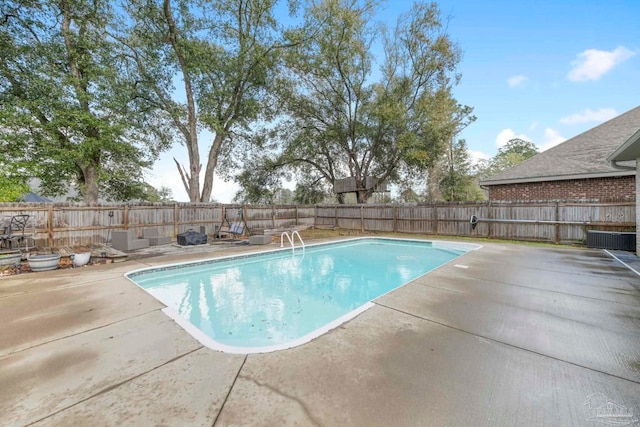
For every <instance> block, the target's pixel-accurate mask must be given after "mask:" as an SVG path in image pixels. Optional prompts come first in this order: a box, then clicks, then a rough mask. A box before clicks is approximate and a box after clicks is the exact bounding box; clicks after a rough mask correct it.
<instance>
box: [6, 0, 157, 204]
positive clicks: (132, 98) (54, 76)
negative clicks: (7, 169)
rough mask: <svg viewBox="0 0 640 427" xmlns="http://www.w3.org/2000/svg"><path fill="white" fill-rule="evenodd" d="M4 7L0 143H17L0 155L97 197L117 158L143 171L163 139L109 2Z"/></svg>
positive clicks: (16, 1) (45, 182) (49, 186)
mask: <svg viewBox="0 0 640 427" xmlns="http://www.w3.org/2000/svg"><path fill="white" fill-rule="evenodd" d="M2 12H3V14H4V20H3V21H2V24H1V25H0V76H2V78H1V79H0V99H1V100H2V108H0V148H1V150H0V151H3V152H4V151H6V150H7V149H9V150H12V151H13V155H12V156H11V158H8V157H5V159H4V161H8V162H11V163H12V164H14V165H16V164H19V165H20V167H21V168H22V169H23V171H24V172H25V173H27V174H29V175H33V176H37V177H39V178H40V179H41V180H42V186H43V187H44V188H45V189H46V190H47V193H48V194H51V195H56V194H61V193H63V192H64V191H65V189H66V188H68V187H69V183H71V182H75V183H77V184H79V188H80V190H81V192H82V196H83V200H84V201H85V202H95V201H97V199H98V196H99V194H100V192H101V191H109V190H110V189H113V187H111V186H109V185H108V184H107V185H105V184H106V183H105V179H106V177H110V176H111V175H114V174H118V173H121V172H122V170H121V169H120V165H121V164H123V163H124V164H125V169H126V170H127V171H131V170H133V171H134V172H135V174H136V175H139V173H140V170H141V169H142V168H144V167H146V166H149V165H150V164H151V161H152V160H153V159H154V158H155V157H156V156H157V154H158V152H159V150H161V149H164V148H165V147H167V145H168V142H169V141H168V140H167V139H166V138H165V137H164V134H163V133H158V132H157V131H156V130H157V129H161V128H162V122H161V121H159V120H158V117H157V116H156V115H155V114H154V110H153V109H151V108H150V106H149V104H148V103H147V102H146V100H145V97H144V96H143V94H141V93H140V91H139V90H138V89H139V87H138V81H139V80H140V76H139V75H137V73H136V71H135V68H134V67H133V63H132V61H131V59H130V58H128V57H127V55H126V54H125V52H124V51H123V49H122V45H121V44H120V42H118V41H117V40H116V38H115V37H114V36H113V34H114V33H115V34H117V31H118V29H119V22H118V19H117V17H116V15H115V12H114V8H113V4H112V3H111V2H109V1H106V0H96V1H88V0H74V1H56V2H54V1H50V0H35V1H26V0H7V1H5V2H4V3H3V10H2ZM117 189H120V188H119V187H117ZM106 195H107V196H110V195H113V194H111V193H107V194H106ZM117 197H119V196H117Z"/></svg>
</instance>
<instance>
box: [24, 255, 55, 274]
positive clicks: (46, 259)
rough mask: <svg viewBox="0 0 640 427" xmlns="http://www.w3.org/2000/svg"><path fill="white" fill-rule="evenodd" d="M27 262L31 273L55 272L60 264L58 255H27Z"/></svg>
mask: <svg viewBox="0 0 640 427" xmlns="http://www.w3.org/2000/svg"><path fill="white" fill-rule="evenodd" d="M27 261H28V262H29V267H31V271H47V270H55V269H56V268H58V263H59V262H60V254H50V255H29V256H28V257H27Z"/></svg>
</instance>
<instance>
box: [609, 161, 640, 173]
mask: <svg viewBox="0 0 640 427" xmlns="http://www.w3.org/2000/svg"><path fill="white" fill-rule="evenodd" d="M609 164H610V165H611V167H613V168H616V169H621V170H626V171H633V170H636V167H637V162H636V166H625V165H619V164H618V160H611V161H610V162H609Z"/></svg>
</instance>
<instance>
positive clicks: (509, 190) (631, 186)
mask: <svg viewBox="0 0 640 427" xmlns="http://www.w3.org/2000/svg"><path fill="white" fill-rule="evenodd" d="M639 131H640V107H636V108H634V109H632V110H629V111H627V112H626V113H624V114H621V115H619V116H617V117H614V118H613V119H611V120H609V121H607V122H605V123H602V124H601V125H599V126H596V127H594V128H593V129H590V130H588V131H586V132H583V133H581V134H580V135H578V136H575V137H573V138H571V139H568V140H567V141H565V142H563V143H562V144H559V145H557V146H555V147H553V148H550V149H548V150H546V151H544V152H542V153H540V154H537V155H535V156H533V157H531V158H530V159H528V160H525V161H524V162H522V163H520V164H519V165H516V166H514V167H512V168H510V169H507V170H506V171H503V172H501V173H499V174H497V175H494V176H492V177H490V178H487V179H485V180H483V181H480V185H481V186H482V187H483V188H485V189H487V190H488V191H489V200H492V201H493V200H495V201H534V200H590V201H633V200H636V170H635V165H634V164H632V163H631V164H630V163H628V162H625V161H623V162H621V163H616V162H612V161H611V160H610V159H609V157H610V156H611V155H612V153H614V152H615V151H616V150H617V149H618V148H619V147H621V146H622V145H624V144H625V143H626V142H628V141H629V140H630V139H631V138H632V136H634V135H637V134H638V132H639Z"/></svg>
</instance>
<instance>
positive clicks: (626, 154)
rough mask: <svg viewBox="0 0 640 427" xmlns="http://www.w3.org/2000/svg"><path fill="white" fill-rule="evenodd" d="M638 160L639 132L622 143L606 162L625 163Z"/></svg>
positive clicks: (639, 156)
mask: <svg viewBox="0 0 640 427" xmlns="http://www.w3.org/2000/svg"><path fill="white" fill-rule="evenodd" d="M637 158H640V130H638V131H637V132H636V133H634V134H633V135H631V137H630V138H629V139H627V140H626V141H625V142H623V143H622V144H621V145H620V146H619V147H618V148H616V151H614V152H613V154H611V155H610V156H609V157H607V160H608V161H609V162H626V161H631V160H636V159H637Z"/></svg>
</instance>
